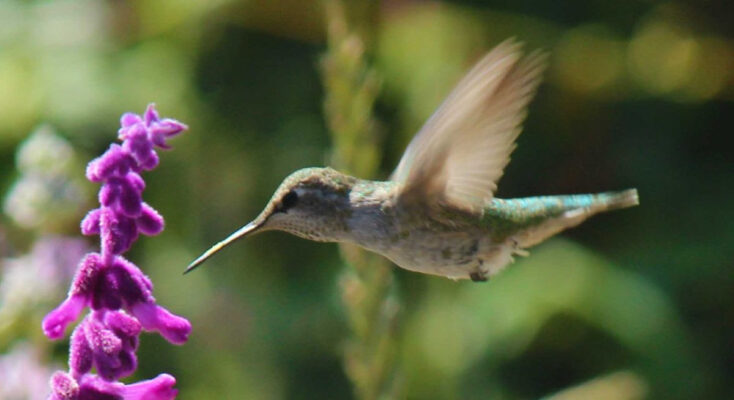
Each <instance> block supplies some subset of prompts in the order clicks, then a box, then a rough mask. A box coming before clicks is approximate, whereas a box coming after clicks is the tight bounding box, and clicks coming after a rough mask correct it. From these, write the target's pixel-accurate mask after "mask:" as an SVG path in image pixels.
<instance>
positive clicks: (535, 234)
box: [513, 189, 640, 249]
mask: <svg viewBox="0 0 734 400" xmlns="http://www.w3.org/2000/svg"><path fill="white" fill-rule="evenodd" d="M536 199H538V201H542V202H544V203H546V207H548V206H549V205H553V204H554V203H555V202H557V204H558V205H559V208H557V209H556V211H557V213H553V208H554V207H552V206H551V207H548V208H545V210H544V211H545V212H546V213H547V214H546V218H543V219H541V222H540V223H537V224H532V225H530V226H528V227H527V228H525V229H522V230H520V232H519V233H517V234H515V235H514V236H513V239H514V240H515V241H516V243H517V247H518V248H520V249H526V248H528V247H531V246H534V245H536V244H538V243H540V242H542V241H544V240H546V239H548V238H549V237H551V236H553V235H555V234H557V233H559V232H561V231H563V230H566V229H568V228H572V227H574V226H576V225H578V224H580V223H582V222H583V221H585V220H586V219H587V218H589V217H591V216H592V215H595V214H598V213H601V212H606V211H612V210H618V209H621V208H628V207H633V206H636V205H638V204H640V201H639V198H638V195H637V189H627V190H623V191H621V192H606V193H599V194H587V195H571V196H548V197H539V198H536ZM549 214H550V215H549ZM553 214H555V215H553Z"/></svg>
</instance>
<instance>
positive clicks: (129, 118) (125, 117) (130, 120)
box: [120, 112, 143, 139]
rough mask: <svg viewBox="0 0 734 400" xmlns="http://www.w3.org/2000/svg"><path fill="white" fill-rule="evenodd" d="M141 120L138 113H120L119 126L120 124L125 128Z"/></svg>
mask: <svg viewBox="0 0 734 400" xmlns="http://www.w3.org/2000/svg"><path fill="white" fill-rule="evenodd" d="M141 122H143V119H142V118H140V116H139V115H138V114H134V113H130V112H128V113H125V114H122V117H120V126H122V127H123V128H127V127H129V126H133V125H135V124H139V123H141ZM121 130H122V129H121ZM120 139H125V138H124V137H121V138H120Z"/></svg>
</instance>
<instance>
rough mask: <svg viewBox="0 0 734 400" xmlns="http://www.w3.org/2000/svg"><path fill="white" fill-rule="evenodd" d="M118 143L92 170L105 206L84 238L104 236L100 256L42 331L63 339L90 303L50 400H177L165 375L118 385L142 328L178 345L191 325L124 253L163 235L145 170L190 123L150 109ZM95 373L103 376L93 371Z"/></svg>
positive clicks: (90, 258) (91, 217) (88, 263)
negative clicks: (142, 239) (159, 297)
mask: <svg viewBox="0 0 734 400" xmlns="http://www.w3.org/2000/svg"><path fill="white" fill-rule="evenodd" d="M120 125H121V128H120V130H119V131H118V138H119V139H120V140H122V145H118V144H113V145H111V146H110V147H109V149H107V151H106V152H105V153H104V154H102V156H100V157H98V158H96V159H94V160H93V161H92V162H90V163H89V165H88V166H87V171H86V175H87V178H88V179H89V180H90V181H92V182H100V183H102V187H101V189H100V191H99V202H100V207H99V208H97V209H94V210H92V211H90V212H89V213H88V214H87V215H86V216H85V217H84V219H83V220H82V222H81V231H82V233H83V234H84V235H99V236H100V247H101V252H100V253H89V254H87V255H86V256H85V257H84V259H83V260H82V261H81V262H80V263H79V267H78V269H77V272H76V275H75V276H74V280H73V283H72V286H71V289H70V290H69V295H68V297H67V298H66V300H64V301H63V302H62V303H61V304H60V305H59V306H58V307H57V308H56V309H55V310H53V311H51V312H50V313H49V314H48V315H47V316H46V318H44V320H43V324H42V327H43V331H44V333H45V334H46V336H48V337H49V338H51V339H60V338H62V337H63V335H64V331H65V330H66V327H67V326H68V325H69V324H70V323H71V322H73V321H75V320H76V319H77V318H79V315H80V314H81V312H82V310H83V309H84V307H85V306H88V307H89V308H91V310H92V312H91V314H89V315H88V316H87V317H86V318H84V320H83V321H82V322H81V323H80V324H79V325H78V326H77V327H76V329H75V330H74V332H73V333H72V337H71V343H70V354H69V368H70V373H69V374H67V373H61V372H59V373H57V374H55V375H54V376H53V378H52V379H51V387H52V388H53V393H52V395H51V399H58V400H61V399H64V400H86V399H95V400H96V399H124V400H135V399H140V400H143V399H145V400H166V399H173V398H175V396H176V390H175V389H173V385H174V384H175V383H176V380H175V379H174V378H173V377H171V376H170V375H166V374H162V375H159V376H158V377H157V378H155V379H153V380H150V381H144V382H139V383H136V384H132V385H123V384H121V383H118V382H114V380H117V379H119V378H122V377H125V376H128V375H130V374H132V373H133V371H134V370H135V369H136V367H137V357H136V355H135V351H136V350H137V348H138V342H139V338H138V336H139V335H140V332H141V331H142V330H147V331H157V332H159V333H160V334H161V335H162V336H163V337H164V338H165V339H167V340H168V341H170V342H171V343H174V344H182V343H184V342H185V341H186V340H187V339H188V335H189V333H190V332H191V324H190V323H189V321H187V320H186V319H185V318H182V317H179V316H176V315H174V314H172V313H171V312H169V311H168V310H166V309H165V308H163V307H161V306H159V305H158V304H156V300H155V297H153V283H152V282H151V281H150V279H148V277H147V276H145V274H143V272H142V271H141V270H140V269H139V268H138V267H137V266H136V265H135V264H133V263H132V262H130V261H128V260H126V259H125V258H123V257H122V256H121V255H122V253H124V252H125V251H127V250H128V249H129V248H130V246H132V244H133V242H135V241H136V240H137V238H138V236H139V235H140V233H143V234H145V235H157V234H158V233H160V232H161V231H162V230H163V226H164V221H163V217H161V215H160V214H159V213H158V212H157V211H156V210H155V209H153V207H151V206H150V205H148V204H147V203H145V202H143V191H144V190H145V181H143V178H142V177H141V176H140V173H141V172H142V171H147V170H151V169H153V168H155V167H156V166H157V165H158V162H159V157H158V154H157V153H156V150H155V148H156V147H158V148H164V149H165V148H169V146H168V144H167V143H166V139H167V138H169V137H172V136H174V135H176V134H178V133H180V132H181V131H183V130H185V129H186V125H184V124H182V123H180V122H178V121H175V120H172V119H162V120H161V119H160V117H159V116H158V113H157V111H156V110H155V107H154V106H153V105H152V104H151V105H149V106H148V108H147V109H146V111H145V113H144V114H143V115H142V116H140V115H135V114H132V113H127V114H124V115H123V116H122V117H121V118H120ZM93 368H94V369H96V371H97V375H92V374H90V371H91V370H92V369H93Z"/></svg>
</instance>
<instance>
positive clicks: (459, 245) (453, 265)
mask: <svg viewBox="0 0 734 400" xmlns="http://www.w3.org/2000/svg"><path fill="white" fill-rule="evenodd" d="M365 247H367V248H368V249H370V250H373V251H375V252H377V253H380V254H382V255H384V256H385V257H387V258H389V259H390V260H391V261H392V262H394V263H395V264H397V265H398V266H399V267H401V268H404V269H407V270H410V271H415V272H421V273H425V274H431V275H439V276H445V277H447V278H450V279H469V278H470V276H471V275H472V274H474V273H479V274H480V276H483V277H484V276H491V275H493V274H494V273H496V272H498V271H499V270H500V269H502V267H504V266H505V265H507V264H508V263H509V262H511V261H512V253H513V247H512V246H509V245H505V244H504V243H501V244H497V243H493V242H492V241H491V239H490V238H489V237H486V236H485V235H480V234H472V233H468V232H444V233H436V232H421V231H413V232H411V233H410V235H409V236H408V237H406V238H404V239H401V240H398V241H396V242H395V243H393V244H392V245H391V246H375V247H380V248H375V247H373V246H365Z"/></svg>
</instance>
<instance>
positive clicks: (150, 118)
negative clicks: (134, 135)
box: [143, 103, 159, 126]
mask: <svg viewBox="0 0 734 400" xmlns="http://www.w3.org/2000/svg"><path fill="white" fill-rule="evenodd" d="M143 118H144V119H145V125H146V126H150V124H152V123H153V122H157V121H158V119H159V117H158V111H156V110H155V103H150V104H148V108H146V109H145V114H144V115H143Z"/></svg>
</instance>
